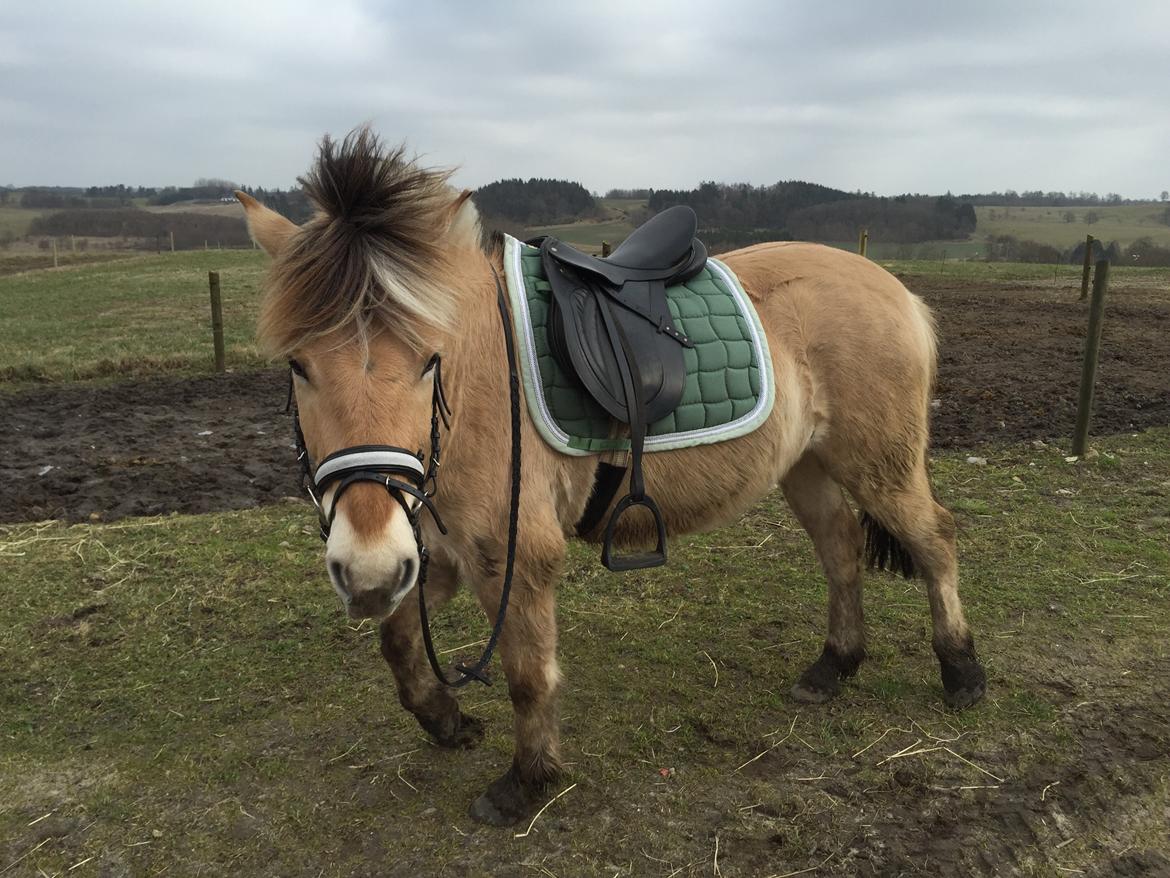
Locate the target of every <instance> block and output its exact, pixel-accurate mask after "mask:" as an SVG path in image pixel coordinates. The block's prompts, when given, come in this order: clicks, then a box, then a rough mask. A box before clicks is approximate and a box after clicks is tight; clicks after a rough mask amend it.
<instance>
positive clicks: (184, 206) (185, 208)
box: [141, 199, 244, 219]
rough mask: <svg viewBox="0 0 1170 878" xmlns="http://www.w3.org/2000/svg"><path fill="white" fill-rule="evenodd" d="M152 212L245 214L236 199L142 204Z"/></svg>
mask: <svg viewBox="0 0 1170 878" xmlns="http://www.w3.org/2000/svg"><path fill="white" fill-rule="evenodd" d="M141 206H142V207H145V208H146V209H147V210H149V211H150V212H151V213H203V214H210V215H212V216H230V217H235V218H237V219H238V218H242V217H243V215H244V212H243V210H242V209H241V207H240V204H239V202H238V201H236V200H235V199H232V200H231V201H230V202H228V201H213V202H209V203H207V204H192V203H191V202H189V201H188V202H180V203H178V204H163V205H145V204H144V205H141Z"/></svg>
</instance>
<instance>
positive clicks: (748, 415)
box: [504, 236, 776, 455]
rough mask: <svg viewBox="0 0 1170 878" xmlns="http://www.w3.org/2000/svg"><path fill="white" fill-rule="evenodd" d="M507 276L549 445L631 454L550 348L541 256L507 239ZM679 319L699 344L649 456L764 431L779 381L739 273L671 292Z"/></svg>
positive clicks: (703, 278)
mask: <svg viewBox="0 0 1170 878" xmlns="http://www.w3.org/2000/svg"><path fill="white" fill-rule="evenodd" d="M504 273H505V275H506V277H507V286H508V297H509V299H510V305H511V312H512V322H513V324H514V326H515V331H516V340H517V354H518V356H519V358H520V367H521V373H522V376H523V380H524V395H525V397H526V398H527V400H528V410H529V413H530V414H531V415H532V420H533V421H534V422H535V423H536V427H537V429H538V430H539V431H540V434H541V436H542V437H544V440H545V441H546V442H548V444H549V445H551V446H552V447H553V448H556V449H557V450H558V451H561V452H563V453H565V454H577V455H588V454H598V453H600V452H603V451H610V450H615V449H625V448H628V447H629V441H628V439H625V438H623V436H624V430H625V425H618V424H615V422H614V420H613V419H612V418H611V417H610V416H609V413H608V412H606V411H605V409H603V408H602V407H601V406H600V405H598V404H597V403H596V402H595V401H594V400H593V398H592V397H591V396H590V395H589V393H588V392H587V391H586V390H585V388H584V387H582V386H581V384H580V383H579V382H578V381H577V380H576V379H575V378H571V377H569V376H568V375H566V374H565V372H564V371H563V370H562V369H561V367H560V365H559V364H558V363H557V361H556V358H555V357H554V356H553V354H552V351H551V350H550V348H549V345H548V332H547V330H546V324H547V320H548V309H549V301H550V300H551V298H552V289H551V287H550V286H549V284H548V281H547V280H546V279H545V275H544V267H543V266H542V264H541V259H540V251H539V250H538V249H537V248H535V247H529V246H528V245H527V244H524V243H523V242H521V241H518V240H516V239H515V238H512V237H510V236H505V243H504ZM666 298H667V304H668V306H669V308H670V313H671V315H672V317H673V318H674V322H675V325H676V326H678V328H679V329H680V330H682V331H683V332H684V333H686V335H687V336H688V337H689V338H690V339H691V340H692V341H693V342H694V343H695V346H694V347H693V348H685V349H684V351H683V356H684V359H685V361H686V367H687V379H686V390H685V391H684V392H683V397H682V401H681V402H680V403H679V405H678V408H676V409H675V410H674V411H673V412H672V413H671V414H669V415H667V416H666V417H664V418H663V419H662V420H660V421H656V422H654V423H653V424H651V425H650V426H649V428H648V430H647V433H646V444H645V450H646V451H666V450H669V449H672V448H686V447H689V446H692V445H703V444H707V443H711V442H721V441H723V440H725V439H732V438H734V437H736V436H743V435H744V434H746V433H750V432H751V431H752V430H754V429H756V427H758V426H759V425H760V424H762V423H763V422H764V420H765V419H766V418H767V417H768V415H769V414H770V413H771V411H772V403H773V401H774V400H775V396H776V392H775V383H774V381H773V375H772V358H771V357H770V356H769V354H768V342H767V339H766V338H765V337H764V331H763V328H762V327H761V326H760V319H759V316H758V315H757V314H756V310H755V308H754V307H752V303H751V300H750V299H748V297H747V294H746V293H744V291H743V287H741V286H740V284H739V280H738V279H737V278H736V276H735V274H734V273H733V272H732V271H731V270H730V269H729V268H728V267H727V266H726V265H724V264H723V263H722V262H720V261H719V260H717V259H708V260H707V265H706V267H705V268H704V269H703V270H702V272H700V273H699V274H698V275H697V276H696V277H694V278H693V279H691V280H689V281H687V283H685V284H679V285H678V286H674V287H670V288H669V289H667V291H666Z"/></svg>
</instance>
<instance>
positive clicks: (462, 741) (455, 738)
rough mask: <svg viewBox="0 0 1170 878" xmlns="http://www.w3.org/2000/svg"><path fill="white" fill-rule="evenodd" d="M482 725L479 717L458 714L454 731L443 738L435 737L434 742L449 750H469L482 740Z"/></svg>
mask: <svg viewBox="0 0 1170 878" xmlns="http://www.w3.org/2000/svg"><path fill="white" fill-rule="evenodd" d="M483 731H484V725H483V720H481V719H480V718H479V717H476V716H471V715H470V714H467V713H462V712H460V714H459V722H458V724H457V725H456V727H455V730H454V731H453V732H451V733H450V734H449V735H447V736H446V737H443V738H439V737H436V738H435V742H436V743H438V745H439V746H440V747H450V748H451V749H463V750H465V749H470V748H471V747H474V746H475V745H476V744H478V743H479V742H480V741H481V740H483Z"/></svg>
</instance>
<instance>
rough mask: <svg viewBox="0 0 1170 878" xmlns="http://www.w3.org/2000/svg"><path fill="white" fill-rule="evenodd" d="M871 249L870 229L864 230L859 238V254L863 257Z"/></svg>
mask: <svg viewBox="0 0 1170 878" xmlns="http://www.w3.org/2000/svg"><path fill="white" fill-rule="evenodd" d="M868 247H869V229H862V230H861V234H860V235H858V236H857V252H858V253H860V254H861V255H862V256H864V255H865V251H866V250H867V249H868Z"/></svg>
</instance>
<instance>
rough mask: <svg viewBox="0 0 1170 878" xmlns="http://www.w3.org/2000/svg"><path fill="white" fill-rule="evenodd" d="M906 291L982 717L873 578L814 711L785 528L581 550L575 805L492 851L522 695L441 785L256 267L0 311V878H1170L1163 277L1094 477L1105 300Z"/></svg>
mask: <svg viewBox="0 0 1170 878" xmlns="http://www.w3.org/2000/svg"><path fill="white" fill-rule="evenodd" d="M615 238H616V236H615ZM889 267H890V268H891V270H893V271H895V272H896V273H898V274H899V276H901V277H902V278H903V279H904V281H905V282H906V283H907V285H908V286H909V287H910V288H911V289H912V290H914V291H916V292H918V293H920V294H921V295H923V296H924V297H925V298H926V299H927V301H928V302H929V303H930V304H931V306H932V307H933V308H934V309H935V312H936V314H937V316H938V319H939V326H940V344H941V364H940V378H939V383H938V388H937V392H936V396H937V405H936V406H935V408H934V424H933V427H934V434H935V443H934V448H935V450H934V456H933V458H934V463H933V472H934V480H935V485H936V489H937V491H938V494H939V497H940V499H941V502H943V503H944V504H945V505H947V506H948V507H950V508H951V509H952V510H953V511H954V512H955V514H956V518H957V520H958V524H959V530H960V536H959V547H960V554H961V565H962V567H961V576H962V580H961V588H962V591H963V595H964V598H965V601H966V604H967V607H968V612H969V614H970V617H971V622H972V625H973V627H974V629H975V632H976V635H977V638H978V644H979V650H980V654H981V656H982V658H983V659H984V661H985V663H986V665H987V670H988V675H989V691H988V697H987V699H986V701H985V702H984V703H982V704H981V705H979V706H978V707H976V708H975V709H973V710H970V711H967V712H964V713H960V714H954V713H949V712H945V711H944V710H943V708H942V701H941V689H940V687H939V685H938V682H937V670H936V665H935V662H934V657H933V655H932V653H931V651H930V646H929V625H928V614H927V610H926V598H925V594H924V590H923V588H922V587H921V584H920V583H918V582H915V581H905V580H901V579H895V578H893V577H889V576H885V575H873V576H870V577H869V578H868V579H867V588H866V595H865V609H866V614H867V618H868V623H869V634H870V644H869V649H870V660H869V661H868V662H867V663H866V664H865V665H864V666H863V668H862V670H861V672H860V674H859V675H858V677H857V678H855V679H854V680H852V681H850V682H848V683H847V684H846V685H845V686H844V690H843V693H842V695H841V697H840V698H839V699H838V700H837V701H835V702H833V703H831V704H829V705H826V706H823V707H808V706H803V705H797V704H795V703H793V702H792V701H790V700H789V699H788V697H787V694H786V693H787V690H788V687H789V686H790V684H791V683H792V681H793V680H794V679H795V677H796V676H797V675H798V673H799V671H800V670H801V669H802V668H803V667H804V664H805V663H807V661H808V660H810V659H811V658H812V657H814V656H815V654H816V653H817V651H818V650H819V648H820V637H821V635H822V631H823V618H822V617H823V613H824V584H823V578H822V576H821V573H820V571H819V569H818V566H817V563H816V559H815V556H814V554H813V551H812V547H811V544H810V543H809V542H808V540H807V538H806V537H805V536H804V534H803V532H802V531H801V530H800V528H799V526H798V525H797V524H796V522H795V521H794V520H793V518H792V516H791V515H790V514H789V513H788V511H787V509H786V507H785V505H784V503H783V500H782V499H781V498H780V496H779V494H776V495H773V496H772V497H770V498H769V499H767V500H766V501H765V502H763V503H761V504H760V505H759V506H757V507H756V508H755V509H753V510H752V511H751V512H750V513H749V514H747V515H746V516H744V517H743V518H742V519H741V520H740V521H739V522H737V523H736V525H734V526H733V527H729V528H726V529H724V530H721V531H717V532H714V533H710V534H706V535H703V536H699V537H693V538H686V539H680V540H676V541H674V543H673V545H672V560H671V563H670V565H669V566H668V567H666V568H662V569H659V570H655V571H648V572H643V573H639V574H636V575H627V576H625V577H621V576H618V575H615V574H610V573H607V572H606V571H605V570H604V569H603V568H601V566H600V565H599V564H598V563H597V559H596V556H595V555H596V553H595V550H594V549H593V548H590V547H585V546H580V545H574V546H573V547H572V549H571V553H570V561H569V565H568V569H567V572H566V576H565V579H564V581H563V583H562V586H561V588H560V590H559V609H558V617H559V623H560V625H561V629H562V641H561V664H562V666H563V669H564V671H565V675H566V686H565V690H564V696H563V700H562V708H561V709H562V715H563V717H564V727H565V728H564V741H565V758H566V759H567V760H568V761H569V762H570V763H571V765H570V766H569V777H568V779H567V780H566V781H565V783H564V784H563V785H562V787H561V788H558V789H557V790H553V791H550V799H551V798H552V796H553V795H555V794H557V793H560V792H562V791H565V792H564V795H563V797H561V798H560V799H558V800H557V801H555V802H554V803H552V804H551V805H550V806H549V807H548V809H547V810H546V811H544V812H543V813H542V814H541V815H540V816H539V817H538V819H537V820H536V821H535V823H534V824H533V825H532V827H531V830H530V831H529V832H527V834H524V833H525V830H526V829H528V826H527V825H525V826H521V827H518V828H517V829H516V830H496V829H489V828H485V827H480V826H478V825H475V824H473V823H471V822H470V821H469V820H468V819H467V818H466V816H465V810H466V807H467V804H468V803H469V801H470V797H471V796H472V795H473V793H474V792H476V791H478V790H479V789H480V788H482V786H483V785H484V784H485V783H486V782H487V781H489V780H490V779H491V778H493V777H494V776H495V775H496V774H497V773H498V771H499V770H500V769H501V768H502V767H503V764H504V762H505V761H506V760H507V758H508V756H509V754H510V745H511V736H510V732H511V720H510V706H509V704H508V699H507V693H506V691H505V687H503V686H501V685H499V684H497V685H496V686H494V687H492V688H491V689H487V690H485V689H482V688H480V689H476V690H471V691H466V692H465V693H464V696H463V703H464V709H465V710H466V711H468V712H469V713H473V714H475V715H477V716H480V717H482V718H483V719H485V720H486V721H487V726H488V731H487V735H486V737H485V739H484V741H483V742H482V743H481V744H480V745H479V747H478V748H477V749H475V750H470V751H447V750H440V749H437V748H435V747H433V746H432V745H430V744H429V743H428V740H427V739H426V737H425V736H424V735H423V733H422V732H421V731H420V730H419V729H418V727H417V726H416V725H415V724H414V721H413V719H411V718H409V717H408V716H407V715H406V714H404V713H403V712H402V711H401V709H400V708H399V707H398V705H397V702H396V698H395V696H394V692H393V685H392V681H391V677H390V674H389V672H388V670H387V669H386V667H385V665H384V664H383V662H382V660H381V658H380V656H379V655H378V649H377V643H376V634H375V631H374V629H373V628H372V627H371V626H370V625H369V623H365V624H361V625H358V624H353V623H347V622H346V621H345V619H344V618H343V615H342V613H341V612H340V609H339V606H338V604H337V601H336V598H335V596H334V595H333V593H332V590H331V588H330V587H329V586H328V583H327V581H326V578H325V576H324V571H323V569H322V567H323V565H322V563H321V548H320V542H319V541H318V539H317V537H316V535H315V525H314V523H313V520H312V518H311V515H310V510H309V508H308V506H307V504H306V503H305V502H304V501H303V500H301V499H299V498H297V497H296V496H295V495H296V494H297V486H296V478H295V472H294V470H295V465H294V461H293V459H292V453H291V450H290V449H289V433H288V430H289V425H288V421H287V419H286V418H285V416H284V415H283V414H282V412H281V410H282V408H283V403H284V398H283V390H284V385H283V377H284V376H283V372H282V371H281V370H279V369H273V368H271V367H267V366H266V365H265V364H264V363H263V361H262V359H261V358H260V356H259V354H258V352H257V351H256V349H255V346H254V344H253V342H252V340H251V334H252V327H253V324H254V319H255V312H256V305H257V300H258V291H259V281H260V277H261V273H262V270H263V259H262V257H261V256H260V255H258V254H256V253H253V252H222V253H219V252H211V253H202V252H196V253H187V254H178V255H171V254H164V255H163V256H140V257H135V258H133V259H128V260H124V261H119V262H116V263H110V264H106V265H100V266H88V265H87V266H77V267H70V268H65V269H61V270H58V271H43V272H28V273H24V274H19V275H12V276H7V277H0V301H2V302H3V303H4V310H3V311H2V312H0V381H3V384H0V441H2V442H3V443H4V446H5V448H6V449H8V450H9V452H10V453H9V454H8V455H7V456H6V457H5V458H4V459H3V460H2V461H0V477H2V478H3V480H4V484H6V485H8V486H11V491H12V494H11V498H12V499H11V500H10V501H9V502H6V503H5V504H3V506H2V508H0V514H2V515H3V516H4V518H3V519H2V520H4V521H6V522H7V523H6V524H4V525H2V526H0V558H2V559H3V560H2V562H0V563H2V565H3V566H2V569H3V571H4V586H3V588H0V741H3V745H2V746H0V874H3V875H5V876H7V875H29V876H35V875H40V874H44V875H54V874H65V873H66V872H67V870H70V869H73V871H70V872H68V874H70V875H86V874H92V875H105V874H109V875H118V874H129V875H152V874H168V875H223V874H242V875H302V874H303V875H306V876H317V875H322V874H323V875H347V876H348V875H367V874H377V875H432V874H435V875H437V874H456V875H457V874H466V875H482V874H493V875H526V874H530V875H545V874H551V875H555V876H560V878H564V876H571V875H586V874H603V875H660V876H671V875H711V874H717V875H724V876H728V878H732V876H769V875H771V876H780V875H792V874H795V873H802V874H823V875H853V874H871V873H872V874H923V875H938V874H1006V873H1011V872H1013V871H1018V872H1022V873H1024V874H1031V875H1045V876H1058V875H1068V874H1076V873H1078V872H1080V873H1085V874H1101V875H1110V874H1118V873H1123V874H1158V870H1166V869H1170V842H1168V841H1167V838H1166V833H1165V826H1166V824H1167V821H1168V819H1170V776H1168V769H1170V758H1168V756H1167V753H1168V752H1170V707H1168V705H1170V689H1168V688H1167V681H1168V680H1170V653H1168V649H1170V646H1168V641H1167V637H1166V632H1167V631H1168V630H1170V594H1168V593H1167V588H1168V583H1170V548H1168V546H1170V382H1168V381H1167V379H1166V376H1167V375H1168V374H1170V350H1168V349H1167V346H1166V344H1165V338H1164V327H1165V326H1166V325H1167V323H1168V322H1170V321H1168V318H1170V272H1167V271H1165V270H1162V271H1156V270H1135V269H1124V268H1122V269H1118V270H1116V271H1115V273H1114V278H1113V285H1112V289H1111V291H1110V297H1111V298H1110V304H1109V307H1108V312H1107V318H1106V325H1105V342H1104V348H1103V355H1102V363H1101V372H1100V376H1099V382H1098V404H1097V413H1098V416H1097V419H1096V422H1095V423H1096V427H1095V433H1096V434H1097V437H1098V438H1095V439H1094V441H1093V445H1094V453H1093V454H1092V455H1091V456H1089V457H1086V458H1085V459H1081V460H1075V461H1070V460H1067V459H1066V454H1067V452H1066V451H1065V450H1064V449H1065V447H1066V442H1067V440H1066V438H1065V437H1066V436H1067V435H1068V433H1069V429H1070V427H1071V423H1072V413H1073V408H1074V407H1075V396H1076V382H1077V375H1078V370H1079V353H1080V347H1081V340H1082V337H1083V332H1084V320H1085V306H1084V305H1078V304H1077V303H1076V301H1075V299H1076V296H1077V292H1078V291H1079V272H1078V271H1076V270H1075V269H1065V268H1058V269H1056V270H1055V271H1054V269H1053V268H1052V267H1051V266H1010V265H981V264H975V263H948V264H947V265H941V266H940V265H938V264H937V263H891V264H890V265H889ZM208 270H218V271H220V273H221V277H222V278H223V289H224V305H225V323H226V324H227V328H228V363H229V367H231V369H232V370H233V371H232V374H229V375H225V376H211V375H209V374H208V372H209V370H210V362H211V340H210V332H209V318H208V314H207V286H206V273H207V271H208ZM1103 434H1107V435H1103ZM972 457H973V458H976V459H985V460H986V463H978V462H975V463H972V462H969V461H968V458H972ZM648 465H652V460H651V461H650V462H649V463H648ZM46 466H51V467H52V469H49V470H44V467H46ZM46 519H52V520H46ZM486 633H487V626H486V623H485V622H484V620H483V617H482V614H480V613H479V612H478V611H477V610H476V609H475V607H474V604H473V602H472V601H471V600H470V598H469V597H468V596H467V595H462V596H460V597H459V598H457V599H456V601H455V602H454V604H453V605H452V607H451V608H450V609H449V610H445V611H444V612H443V613H442V615H441V617H440V619H439V621H438V624H437V630H436V635H437V637H438V639H439V644H438V647H439V649H442V650H448V653H447V655H446V657H447V658H453V657H455V656H456V655H458V654H461V653H464V652H466V653H471V652H473V651H475V650H476V649H477V641H479V640H481V639H482V638H483V637H485V636H486ZM518 835H519V837H518Z"/></svg>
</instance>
